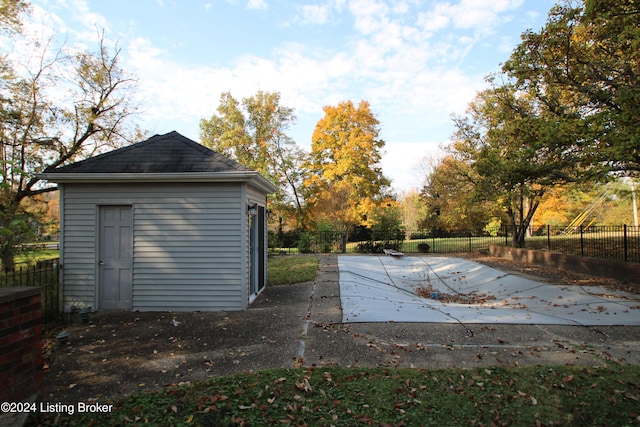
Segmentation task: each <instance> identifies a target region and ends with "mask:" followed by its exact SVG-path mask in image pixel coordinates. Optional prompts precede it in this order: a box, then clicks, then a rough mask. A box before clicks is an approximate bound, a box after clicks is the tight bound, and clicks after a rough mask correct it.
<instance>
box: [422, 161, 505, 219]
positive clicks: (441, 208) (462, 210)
mask: <svg viewBox="0 0 640 427" xmlns="http://www.w3.org/2000/svg"><path fill="white" fill-rule="evenodd" d="M476 181H477V177H476V176H475V172H474V171H473V170H472V167H471V166H470V165H469V164H467V163H465V162H462V161H460V160H457V159H456V158H455V157H454V156H452V155H449V156H446V157H444V158H443V159H441V160H440V162H439V163H437V164H436V165H435V166H433V170H432V171H431V172H430V173H429V174H428V175H427V176H426V178H425V185H424V186H423V188H422V192H421V194H420V196H421V201H422V203H423V205H424V207H425V209H424V210H425V213H424V215H423V216H422V218H421V221H420V223H419V224H420V228H422V229H430V230H444V231H453V230H468V231H473V230H482V229H483V228H484V227H485V226H486V225H487V223H488V222H489V221H490V220H491V218H492V217H495V216H500V214H499V212H496V211H497V209H495V208H494V207H493V206H492V205H491V204H490V203H487V201H486V199H484V198H482V197H479V193H477V192H475V191H474V182H476Z"/></svg>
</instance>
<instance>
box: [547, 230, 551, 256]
mask: <svg viewBox="0 0 640 427" xmlns="http://www.w3.org/2000/svg"><path fill="white" fill-rule="evenodd" d="M547 250H548V251H549V252H551V226H550V225H549V224H547Z"/></svg>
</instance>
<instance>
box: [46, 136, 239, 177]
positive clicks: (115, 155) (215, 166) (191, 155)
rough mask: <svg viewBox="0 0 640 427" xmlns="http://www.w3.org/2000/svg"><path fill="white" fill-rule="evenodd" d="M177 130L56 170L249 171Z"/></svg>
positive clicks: (148, 171) (88, 171) (61, 171)
mask: <svg viewBox="0 0 640 427" xmlns="http://www.w3.org/2000/svg"><path fill="white" fill-rule="evenodd" d="M248 170H249V169H247V168H246V167H244V166H243V165H241V164H240V163H238V162H236V161H233V160H231V159H229V158H227V157H225V156H223V155H221V154H219V153H216V152H215V151H213V150H210V149H208V148H207V147H205V146H203V145H201V144H198V143H197V142H195V141H193V140H191V139H189V138H187V137H185V136H182V135H181V134H179V133H178V132H176V131H173V132H169V133H167V134H164V135H155V136H152V137H151V138H149V139H147V140H146V141H142V142H138V143H136V144H133V145H129V146H127V147H123V148H120V149H118V150H114V151H110V152H108V153H104V154H101V155H98V156H96V157H91V158H89V159H86V160H82V161H79V162H77V163H72V164H70V165H67V166H62V167H59V168H57V169H55V170H53V171H52V172H53V173H65V174H66V173H177V172H232V171H248Z"/></svg>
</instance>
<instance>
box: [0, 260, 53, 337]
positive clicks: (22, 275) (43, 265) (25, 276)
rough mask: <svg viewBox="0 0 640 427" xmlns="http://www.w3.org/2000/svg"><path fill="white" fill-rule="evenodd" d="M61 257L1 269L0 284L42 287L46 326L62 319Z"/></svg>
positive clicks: (5, 285) (43, 316)
mask: <svg viewBox="0 0 640 427" xmlns="http://www.w3.org/2000/svg"><path fill="white" fill-rule="evenodd" d="M59 267H60V260H59V259H51V260H46V261H38V262H36V263H33V264H16V266H15V267H14V268H13V269H12V270H6V269H4V268H2V269H0V286H4V287H16V286H38V287H40V288H41V300H42V318H43V323H44V325H45V327H47V326H51V325H53V324H54V323H56V322H58V321H60V320H61V315H62V314H61V312H60V307H59V290H60V286H59V282H60V279H59Z"/></svg>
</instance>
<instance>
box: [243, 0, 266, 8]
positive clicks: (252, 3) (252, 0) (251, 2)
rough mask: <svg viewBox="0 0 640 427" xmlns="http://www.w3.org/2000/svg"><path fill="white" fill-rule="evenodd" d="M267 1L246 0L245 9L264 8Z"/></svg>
mask: <svg viewBox="0 0 640 427" xmlns="http://www.w3.org/2000/svg"><path fill="white" fill-rule="evenodd" d="M267 7H268V6H267V2H266V1H265V0H248V1H247V6H246V8H247V9H257V10H266V9H267Z"/></svg>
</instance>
